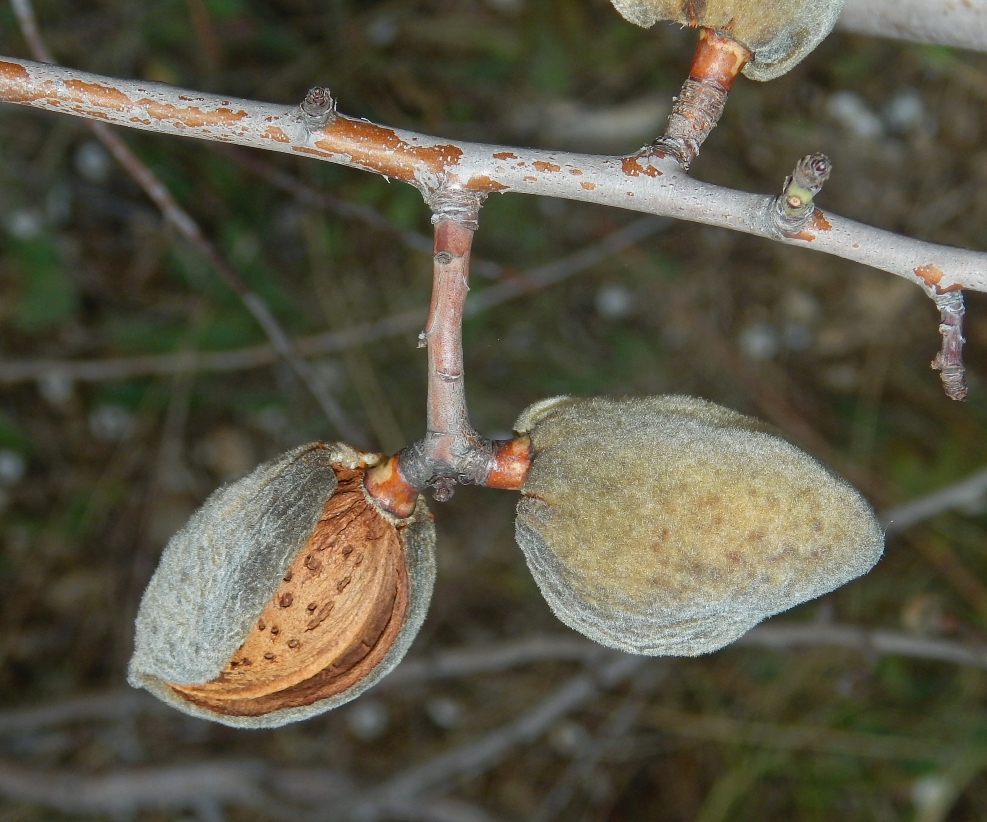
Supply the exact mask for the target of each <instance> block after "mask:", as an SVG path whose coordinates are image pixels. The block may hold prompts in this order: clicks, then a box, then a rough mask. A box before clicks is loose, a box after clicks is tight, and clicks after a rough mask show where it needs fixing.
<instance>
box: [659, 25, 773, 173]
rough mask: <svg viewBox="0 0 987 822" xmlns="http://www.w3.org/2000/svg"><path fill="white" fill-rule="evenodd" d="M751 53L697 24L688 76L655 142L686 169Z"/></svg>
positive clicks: (717, 116) (713, 125) (729, 39)
mask: <svg viewBox="0 0 987 822" xmlns="http://www.w3.org/2000/svg"><path fill="white" fill-rule="evenodd" d="M751 57H753V55H752V54H751V52H750V51H749V50H748V49H746V48H745V47H744V46H742V45H740V43H738V42H737V41H736V40H734V39H733V38H731V37H728V36H727V35H725V34H720V33H717V32H715V31H713V30H712V29H707V28H701V29H700V30H699V43H698V44H697V46H696V52H695V54H694V55H693V58H692V66H691V67H690V69H689V77H688V79H686V81H685V82H684V83H683V84H682V90H681V91H679V96H678V97H676V98H675V102H674V104H673V105H672V113H671V114H670V115H669V116H668V125H667V126H666V127H665V133H664V134H663V135H662V136H661V137H660V138H659V139H658V140H657V141H656V143H655V145H656V146H658V147H659V148H663V149H665V150H667V151H668V152H670V153H671V154H672V155H674V156H675V157H676V159H678V161H679V162H680V163H681V164H682V167H683V168H685V169H688V168H689V166H690V165H692V161H693V160H695V159H696V157H697V156H698V154H699V149H700V147H701V146H702V144H703V143H704V142H705V141H706V138H707V137H709V133H710V132H711V131H712V130H713V129H714V128H715V127H716V124H717V123H718V122H719V121H720V117H721V116H722V115H723V107H724V106H725V105H726V102H727V95H729V93H730V89H731V87H732V86H733V81H734V80H735V79H737V75H738V74H740V70H741V69H742V68H743V67H744V66H745V65H747V63H748V62H749V61H750V59H751Z"/></svg>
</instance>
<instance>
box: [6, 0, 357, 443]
mask: <svg viewBox="0 0 987 822" xmlns="http://www.w3.org/2000/svg"><path fill="white" fill-rule="evenodd" d="M11 5H12V6H13V9H14V13H15V14H16V16H17V21H18V24H19V25H20V28H21V33H22V34H23V35H24V39H25V40H27V42H28V46H29V47H30V49H31V51H32V53H33V54H34V56H35V57H36V58H37V59H38V60H41V61H42V62H45V63H51V64H54V63H55V62H56V61H55V58H54V57H53V56H52V54H51V52H50V51H49V50H48V46H47V44H46V43H45V41H44V38H42V36H41V32H40V30H39V29H38V23H37V18H36V16H35V14H34V7H33V6H32V5H31V0H11ZM89 127H90V129H91V130H92V132H93V134H95V135H96V138H97V139H98V140H99V141H100V142H101V143H102V144H103V145H104V146H105V147H106V149H107V151H109V152H110V154H112V155H113V157H114V159H115V160H116V161H117V162H118V163H120V165H121V166H123V168H124V169H125V170H126V171H127V173H128V174H129V175H130V176H131V177H132V178H133V179H134V180H135V181H136V183H137V184H138V185H139V186H140V187H141V188H142V189H143V190H144V193H145V194H146V195H147V196H148V198H149V199H150V200H151V201H152V202H153V203H154V204H155V205H156V206H157V207H158V209H159V210H160V211H161V214H162V215H163V216H164V218H165V220H167V221H168V222H169V223H170V224H171V225H172V226H174V228H175V229H176V230H177V231H178V233H179V234H180V235H181V236H182V237H183V238H184V239H185V241H186V242H187V243H189V245H191V246H192V247H193V248H194V249H195V250H196V251H198V252H199V254H201V255H202V256H203V257H204V258H205V259H206V261H207V262H208V263H209V264H210V265H211V266H212V268H213V269H214V270H215V271H216V273H217V274H219V276H220V277H221V278H222V280H223V281H224V282H225V283H226V284H227V285H228V286H229V287H230V288H231V289H233V291H234V292H235V293H236V295H237V296H238V297H239V298H240V301H241V302H242V303H243V305H244V307H245V308H246V309H247V310H248V311H249V312H250V313H251V314H252V315H253V317H254V319H255V320H257V323H258V325H260V327H261V328H262V329H263V331H264V334H265V335H266V336H267V338H268V339H269V340H270V341H271V345H272V346H273V347H274V350H275V351H276V352H277V353H278V355H279V356H280V357H281V358H282V359H283V360H284V361H285V362H287V363H288V364H289V365H290V366H291V369H292V370H293V371H294V372H295V374H296V375H297V376H298V378H299V379H300V380H301V381H302V383H303V384H304V385H305V386H306V387H307V388H308V390H309V391H310V392H311V393H312V396H313V397H315V399H316V401H317V402H318V403H319V406H320V407H321V408H322V411H323V412H324V413H325V415H326V417H327V418H328V419H329V421H330V422H331V423H332V424H333V425H334V426H335V427H336V429H337V430H338V431H339V433H340V435H342V436H343V437H344V438H346V439H347V440H349V441H350V442H353V443H355V444H357V445H364V446H365V445H366V436H365V435H364V434H363V432H362V431H361V430H360V429H359V428H358V427H357V426H356V425H355V424H354V423H353V422H352V421H351V420H350V419H349V417H348V415H347V414H346V412H345V411H343V409H342V406H340V404H339V403H338V402H337V401H336V398H335V397H333V396H332V394H331V393H330V392H329V389H328V388H327V387H326V385H325V381H324V380H322V379H321V378H320V377H319V375H318V374H317V373H316V371H315V369H313V368H312V366H311V365H310V364H309V363H307V362H306V361H305V360H304V359H303V358H302V357H301V356H300V355H299V353H298V351H297V350H296V348H295V346H294V344H293V343H292V341H291V338H290V337H289V336H288V334H287V333H286V332H285V330H284V328H283V327H282V326H281V323H279V322H278V320H277V318H276V317H275V316H274V314H273V313H272V312H271V309H270V308H269V307H268V305H267V303H265V302H264V301H263V300H262V299H261V297H260V296H259V295H257V294H256V293H255V292H253V291H252V290H251V289H250V287H249V286H248V285H247V282H246V281H245V280H244V279H243V277H242V276H240V273H239V272H238V271H237V270H236V269H235V268H234V267H233V266H232V265H230V264H229V263H228V262H227V261H226V259H225V258H224V257H223V255H222V254H220V253H219V250H218V249H217V248H216V246H215V245H213V243H212V242H210V241H209V239H208V238H207V237H206V235H205V234H204V233H203V231H202V229H201V228H200V227H199V224H198V223H197V222H196V221H195V220H194V219H193V218H192V216H191V215H190V214H189V213H188V212H187V211H185V209H183V208H182V207H181V206H180V205H179V204H178V201H177V200H176V199H175V198H174V196H173V195H172V193H171V192H170V191H169V190H168V187H167V186H166V185H165V184H164V183H163V182H161V180H160V178H159V177H158V176H157V175H156V174H155V173H154V172H153V171H151V169H150V168H148V167H147V166H146V165H145V164H144V163H143V162H142V161H141V159H140V158H139V157H138V156H137V155H136V154H134V152H133V151H131V150H130V148H129V147H128V146H127V144H126V143H124V142H123V140H121V139H120V138H119V137H118V136H117V135H116V134H114V133H113V132H112V131H111V130H110V128H109V126H107V125H106V124H105V123H100V122H90V123H89Z"/></svg>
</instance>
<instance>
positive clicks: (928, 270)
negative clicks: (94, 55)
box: [0, 57, 987, 295]
mask: <svg viewBox="0 0 987 822" xmlns="http://www.w3.org/2000/svg"><path fill="white" fill-rule="evenodd" d="M0 102H8V103H17V104H20V105H25V106H30V107H32V108H38V109H41V110H44V111H53V112H60V113H65V114H72V115H75V116H80V117H87V118H90V119H98V120H101V121H103V122H107V123H115V124H118V125H124V126H129V127H131V128H138V129H143V130H146V131H154V132H158V133H163V134H172V135H178V136H184V137H198V138H201V139H206V140H218V141H220V142H227V143H236V144H238V145H245V146H252V147H254V148H262V149H266V150H269V151H280V152H283V153H286V154H293V155H295V156H306V157H313V158H317V159H321V160H325V161H327V162H333V163H338V164H340V165H345V166H349V167H351V168H359V169H363V170H365V171H372V172H375V173H378V174H383V175H385V176H387V177H390V178H393V179H396V180H401V181H403V182H406V183H409V184H411V185H414V186H416V187H417V188H418V189H419V190H421V191H422V192H423V193H425V194H431V193H435V192H436V191H438V190H440V189H442V188H444V187H449V186H459V187H461V188H462V189H463V190H465V191H469V192H472V193H474V194H477V195H479V194H484V193H491V192H506V191H514V192H518V193H523V194H539V195H544V196H550V197H562V198H566V199H570V200H580V201H583V202H591V203H599V204H603V205H610V206H616V207H618V208H625V209H630V210H633V211H642V212H646V213H650V214H657V215H662V216H668V217H675V218H678V219H684V220H691V221H693V222H699V223H705V224H707V225H713V226H719V227H721V228H729V229H733V230H735V231H742V232H745V233H748V234H753V235H755V236H759V237H765V238H767V239H771V240H775V241H777V242H782V243H786V244H789V245H797V246H801V247H804V248H811V249H813V250H815V251H822V252H824V253H827V254H833V255H835V256H838V257H842V258H844V259H848V260H853V261H855V262H859V263H863V264H864V265H869V266H872V267H874V268H878V269H880V270H882V271H888V272H890V273H892V274H897V275H898V276H901V277H904V278H906V279H908V280H909V281H911V282H914V283H916V284H917V285H920V286H921V287H922V288H924V289H925V290H926V292H927V293H929V294H930V295H931V294H933V293H942V292H944V291H945V290H947V289H949V288H951V287H954V286H958V287H962V288H969V289H974V290H978V291H987V254H985V253H983V252H977V251H970V250H966V249H959V248H952V247H949V246H942V245H936V244H934V243H926V242H922V241H920V240H915V239H911V238H906V237H901V236H899V235H896V234H894V233H892V232H889V231H883V230H881V229H878V228H873V227H871V226H867V225H863V224H861V223H858V222H855V221H853V220H849V219H846V218H843V217H839V216H837V215H835V214H831V213H823V212H822V211H819V210H818V209H817V210H816V212H815V219H814V220H813V221H812V223H811V226H810V227H809V228H807V229H806V230H804V231H801V232H799V233H798V234H797V235H795V236H792V237H786V236H785V235H784V234H783V233H782V232H780V231H779V230H778V228H777V226H776V225H775V221H774V219H773V214H774V210H773V209H774V203H775V198H774V197H770V196H765V195H758V194H747V193H745V192H741V191H735V190H732V189H728V188H724V187H722V186H716V185H712V184H710V183H704V182H701V181H699V180H694V179H692V178H690V177H689V176H688V174H686V173H685V172H684V171H683V170H682V168H681V166H680V165H679V163H678V162H677V161H676V160H675V159H674V158H672V157H670V156H666V155H665V154H664V153H663V152H662V151H660V150H658V149H652V148H649V149H643V150H642V151H640V152H638V153H636V154H632V155H629V156H627V157H604V156H599V155H585V154H572V153H568V152H552V151H542V150H536V149H520V148H504V147H499V146H492V145H485V144H482V143H467V142H457V141H452V140H446V139H440V138H436V137H429V136H427V135H424V134H417V133H415V132H411V131H405V130H402V129H392V128H387V127H385V126H379V125H376V124H374V123H370V122H367V121H366V120H358V119H354V118H351V117H346V116H345V115H342V114H339V113H336V112H333V113H332V116H331V117H330V118H329V119H327V120H326V122H325V124H324V125H318V123H317V122H316V123H313V121H312V118H311V117H308V116H306V115H304V114H303V113H302V112H301V109H300V108H299V107H297V106H295V107H285V106H280V105H274V104H271V103H259V102H254V101H249V100H241V99H236V98H232V97H222V96H220V95H215V94H207V93H202V92H195V91H187V90H183V89H178V88H174V87H172V86H166V85H163V84H160V83H151V82H145V81H132V80H115V79H112V78H108V77H103V76H100V75H96V74H90V73H88V72H82V71H75V70H68V69H63V68H59V67H56V66H48V65H44V64H40V63H33V62H31V61H28V60H20V59H16V58H9V57H5V58H2V59H0Z"/></svg>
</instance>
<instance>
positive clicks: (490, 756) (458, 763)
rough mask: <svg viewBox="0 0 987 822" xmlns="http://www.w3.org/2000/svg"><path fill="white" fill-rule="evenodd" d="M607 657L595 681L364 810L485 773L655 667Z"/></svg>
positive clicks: (397, 779) (542, 705) (411, 773)
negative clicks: (636, 674) (606, 693)
mask: <svg viewBox="0 0 987 822" xmlns="http://www.w3.org/2000/svg"><path fill="white" fill-rule="evenodd" d="M610 653H611V655H613V656H616V657H617V658H616V659H614V661H612V662H610V663H609V664H607V665H605V666H604V667H602V668H601V669H600V670H599V672H598V673H597V674H596V675H595V676H593V675H590V674H581V675H579V676H576V677H573V678H572V679H571V680H569V681H568V682H566V683H565V684H564V685H562V686H561V687H560V688H558V689H556V690H555V691H553V692H552V693H550V694H549V695H548V696H547V697H545V698H544V699H543V700H542V701H541V702H539V703H538V704H537V705H535V707H533V708H532V709H530V710H529V711H527V712H526V713H524V714H522V715H521V716H520V717H518V718H517V719H515V720H514V721H513V722H510V723H508V724H506V725H504V726H502V727H500V728H497V729H496V730H494V731H491V732H490V733H488V734H487V735H485V736H483V737H480V739H478V740H475V741H474V742H470V743H467V744H466V745H463V746H462V747H459V748H454V749H453V750H451V751H447V752H446V753H443V754H439V755H438V756H436V757H435V758H433V759H431V760H429V761H428V762H425V763H424V764H422V765H413V766H412V767H410V768H408V769H407V770H405V771H403V772H401V773H398V774H397V775H395V776H393V777H392V778H391V779H389V780H387V781H386V782H385V783H384V784H383V785H381V786H379V787H378V788H377V789H376V790H374V791H373V792H372V793H371V794H370V796H369V802H368V804H371V803H372V804H376V803H378V802H388V801H393V800H397V799H404V798H408V797H413V796H417V795H418V794H421V793H424V792H426V791H429V790H432V789H434V788H436V787H437V786H441V785H443V784H445V783H447V782H448V781H449V780H451V779H453V778H455V777H457V776H463V775H475V774H477V773H482V772H483V771H486V770H489V769H490V768H492V767H494V766H496V765H497V764H499V763H500V762H501V761H503V759H504V757H505V756H507V754H508V753H509V752H510V750H511V749H513V748H515V747H517V746H518V745H523V744H525V743H531V742H533V741H534V740H536V739H537V738H538V737H540V736H541V735H542V734H543V733H545V731H547V730H548V729H549V728H550V727H551V726H552V725H553V724H554V723H555V722H557V721H558V720H559V719H561V718H562V717H564V716H566V715H568V714H570V713H572V712H574V711H577V710H579V709H580V708H582V707H583V706H585V705H586V704H588V703H589V702H591V701H592V700H593V699H595V698H596V697H597V695H598V694H599V693H600V691H601V690H604V689H608V688H613V687H615V686H617V685H619V684H620V683H621V682H623V681H625V680H626V679H627V678H628V677H630V676H631V675H632V674H633V673H634V672H635V671H636V670H638V669H639V668H640V667H641V666H642V665H644V664H646V663H647V664H652V665H653V664H658V663H654V662H650V661H648V660H645V659H643V658H642V657H638V656H630V655H625V654H615V653H614V652H610ZM357 808H359V806H357Z"/></svg>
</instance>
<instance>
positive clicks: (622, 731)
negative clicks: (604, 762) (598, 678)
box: [531, 665, 670, 822]
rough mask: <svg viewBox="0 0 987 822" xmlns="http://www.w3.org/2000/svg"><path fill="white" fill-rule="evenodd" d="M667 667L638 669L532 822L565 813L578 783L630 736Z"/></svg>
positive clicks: (653, 666) (663, 677) (546, 798)
mask: <svg viewBox="0 0 987 822" xmlns="http://www.w3.org/2000/svg"><path fill="white" fill-rule="evenodd" d="M669 670H670V666H668V665H663V666H658V665H645V666H643V667H642V668H640V669H639V670H638V672H637V675H636V676H635V677H634V681H633V683H632V685H631V691H630V693H629V694H628V695H627V696H626V697H625V698H624V699H623V700H622V701H621V703H620V705H619V706H618V707H617V709H616V710H614V711H613V712H612V713H611V714H610V716H609V717H608V718H607V721H606V723H605V724H604V726H603V728H602V730H601V732H600V733H599V735H598V736H597V737H596V738H595V739H594V740H592V742H591V743H590V744H589V745H586V746H585V747H583V748H582V749H581V750H580V751H579V755H578V756H577V757H576V758H575V760H574V761H573V762H572V764H571V765H570V766H569V767H568V768H567V769H566V771H565V773H564V774H563V775H562V777H561V778H560V779H559V780H558V781H557V782H556V783H555V785H554V787H553V788H552V790H551V791H549V792H548V794H547V795H546V796H545V798H544V800H543V801H542V803H541V806H540V807H539V809H538V813H537V814H536V815H535V816H534V817H533V818H532V820H531V822H551V820H552V819H555V818H556V817H557V816H559V815H560V814H561V812H562V811H563V810H565V808H566V806H567V805H568V804H569V802H570V801H571V800H572V797H573V795H574V794H575V792H576V789H577V788H578V787H579V783H580V782H585V781H586V780H587V778H588V777H589V776H590V775H591V774H592V773H593V771H594V770H595V769H596V767H597V766H598V765H599V763H600V760H601V759H602V758H603V756H604V755H605V754H606V753H607V752H608V751H609V750H610V749H612V748H613V747H614V746H616V745H617V744H619V743H620V741H621V739H622V738H623V737H624V736H625V735H626V734H627V733H629V732H630V730H631V729H632V728H633V727H634V725H635V724H636V723H637V720H638V717H639V716H640V715H641V712H642V711H643V710H644V708H645V706H646V705H647V704H648V701H649V700H650V698H651V696H652V694H653V693H654V690H655V689H656V688H657V687H658V686H659V685H660V684H661V683H662V682H663V681H664V680H665V675H666V674H667V673H668V672H669Z"/></svg>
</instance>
